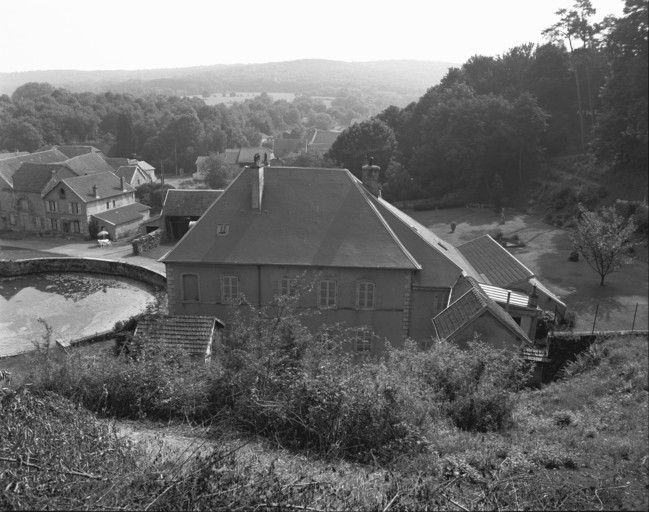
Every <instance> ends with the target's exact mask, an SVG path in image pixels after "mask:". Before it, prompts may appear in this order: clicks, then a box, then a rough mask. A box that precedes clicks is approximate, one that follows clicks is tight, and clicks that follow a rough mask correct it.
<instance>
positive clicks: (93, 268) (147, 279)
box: [0, 258, 167, 290]
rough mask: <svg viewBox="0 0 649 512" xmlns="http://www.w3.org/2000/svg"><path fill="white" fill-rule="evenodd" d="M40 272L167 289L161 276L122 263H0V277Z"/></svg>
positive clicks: (71, 260) (79, 260)
mask: <svg viewBox="0 0 649 512" xmlns="http://www.w3.org/2000/svg"><path fill="white" fill-rule="evenodd" d="M42 272H89V273H93V274H106V275H111V276H122V277H128V278H130V279H134V280H136V281H141V282H143V283H146V284H149V285H151V286H154V287H156V288H162V289H165V290H166V289H167V278H166V277H165V276H164V275H163V274H161V273H159V272H156V271H154V270H150V269H148V268H144V267H138V266H137V265H131V264H130V263H124V262H122V261H112V260H104V259H98V258H34V259H27V260H12V261H0V277H15V276H22V275H25V274H37V273H42Z"/></svg>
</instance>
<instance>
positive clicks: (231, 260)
mask: <svg viewBox="0 0 649 512" xmlns="http://www.w3.org/2000/svg"><path fill="white" fill-rule="evenodd" d="M257 175H258V170H257V169H256V168H246V169H244V170H243V171H242V172H241V173H240V174H239V175H238V176H237V178H236V179H235V180H234V181H233V182H232V183H231V184H230V186H229V187H228V188H227V189H226V190H225V192H224V193H223V195H222V196H221V197H220V198H219V199H217V200H216V201H215V202H214V204H213V205H212V206H211V207H210V208H209V210H208V211H207V212H205V214H204V215H203V216H202V217H201V219H200V220H199V221H198V222H197V223H196V225H195V226H194V227H193V228H192V229H191V230H190V231H189V232H187V234H186V235H185V236H184V237H183V239H182V240H181V241H180V242H179V243H178V244H177V245H176V247H175V248H174V249H172V250H171V251H170V252H169V253H168V254H167V255H166V256H165V257H164V258H163V261H164V262H165V263H172V262H188V263H223V264H251V265H257V264H265V265H289V266H311V267H313V266H315V267H354V268H359V267H360V268H391V269H409V270H416V269H420V268H421V267H420V265H419V264H418V263H417V261H416V260H415V259H414V258H413V257H412V255H411V254H410V253H409V252H408V250H407V249H406V248H405V247H404V246H403V245H402V244H401V242H400V241H399V240H398V239H397V237H396V236H395V234H394V233H393V232H392V230H391V229H390V228H389V227H388V225H387V223H386V222H385V220H384V219H383V218H382V217H381V215H380V214H379V213H378V211H377V209H376V207H375V206H374V205H373V204H372V202H371V201H370V200H369V199H368V197H367V194H368V193H367V191H365V189H364V188H363V187H362V185H361V184H360V183H359V182H358V181H357V180H356V179H355V178H354V177H353V176H352V174H351V173H350V172H349V171H347V170H345V169H304V168H297V167H266V168H265V169H264V182H265V185H264V189H263V199H262V206H261V210H260V211H255V210H253V209H252V207H251V198H252V186H253V181H254V180H255V179H256V176H257ZM219 224H221V225H222V224H227V225H228V234H227V235H218V234H217V231H218V226H219Z"/></svg>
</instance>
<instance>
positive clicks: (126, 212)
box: [92, 203, 151, 226]
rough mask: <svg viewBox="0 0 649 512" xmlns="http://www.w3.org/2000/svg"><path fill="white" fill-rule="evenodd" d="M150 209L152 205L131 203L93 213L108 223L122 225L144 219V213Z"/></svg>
mask: <svg viewBox="0 0 649 512" xmlns="http://www.w3.org/2000/svg"><path fill="white" fill-rule="evenodd" d="M150 209H151V207H150V206H146V205H144V204H140V203H131V204H127V205H125V206H120V207H119V208H113V209H112V210H106V211H105V212H99V213H93V215H92V216H93V217H97V218H98V219H99V220H101V221H102V222H104V223H106V224H111V225H112V226H121V225H122V224H129V223H131V222H137V221H139V220H142V215H143V213H144V212H146V211H147V210H150Z"/></svg>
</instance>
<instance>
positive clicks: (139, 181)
mask: <svg viewBox="0 0 649 512" xmlns="http://www.w3.org/2000/svg"><path fill="white" fill-rule="evenodd" d="M115 174H117V176H119V177H120V178H122V177H123V178H124V181H125V182H126V183H128V184H129V185H131V186H132V187H134V188H137V187H139V186H140V185H144V184H145V183H151V182H152V181H153V180H151V176H149V175H148V174H147V173H146V172H144V171H143V170H142V169H140V167H139V166H138V165H123V166H121V167H120V168H119V169H117V170H116V171H115Z"/></svg>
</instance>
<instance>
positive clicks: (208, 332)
mask: <svg viewBox="0 0 649 512" xmlns="http://www.w3.org/2000/svg"><path fill="white" fill-rule="evenodd" d="M217 325H218V326H219V327H220V328H223V327H224V326H225V325H224V324H223V322H221V321H220V320H219V319H217V318H216V317H213V316H166V317H162V318H147V317H145V318H143V319H141V320H140V321H139V322H138V325H137V328H136V329H135V336H140V337H143V338H148V339H150V340H152V341H155V342H160V343H164V344H166V345H170V346H173V347H177V348H181V349H184V350H186V351H187V352H189V353H190V354H196V355H205V356H207V355H209V353H210V352H211V344H212V341H213V339H214V333H215V330H216V326H217Z"/></svg>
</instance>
